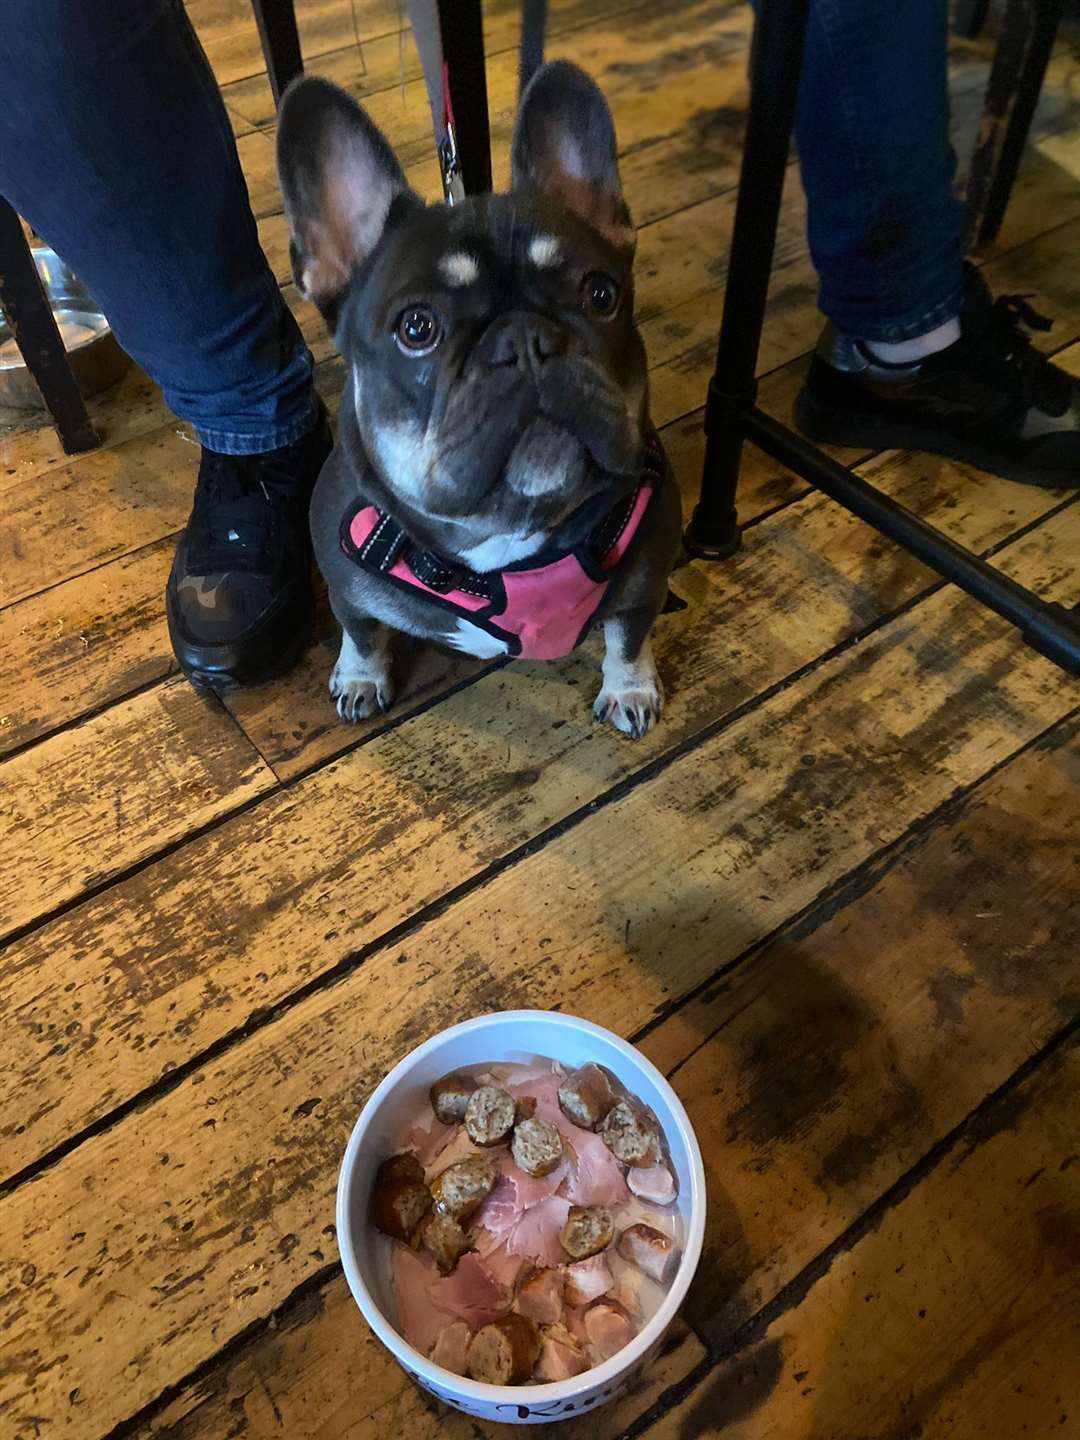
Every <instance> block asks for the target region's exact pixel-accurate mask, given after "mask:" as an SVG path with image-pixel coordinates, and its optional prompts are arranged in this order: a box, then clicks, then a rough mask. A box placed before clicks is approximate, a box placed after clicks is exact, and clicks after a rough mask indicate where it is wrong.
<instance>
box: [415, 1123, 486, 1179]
mask: <svg viewBox="0 0 1080 1440" xmlns="http://www.w3.org/2000/svg"><path fill="white" fill-rule="evenodd" d="M432 1123H433V1124H434V1123H437V1122H434V1121H433V1122H432ZM441 1128H443V1129H445V1128H446V1127H445V1126H443V1127H441ZM409 1133H410V1134H412V1133H413V1132H412V1131H410V1132H409ZM472 1155H481V1156H483V1157H484V1159H485V1160H492V1159H494V1160H497V1159H498V1158H499V1157H498V1152H494V1153H493V1152H491V1151H489V1150H482V1149H481V1148H480V1146H479V1145H474V1144H473V1142H472V1141H471V1140H470V1139H469V1135H468V1132H467V1131H466V1129H465V1127H464V1125H458V1126H455V1127H454V1129H452V1130H451V1131H450V1139H449V1141H448V1142H447V1144H446V1145H444V1146H443V1148H442V1149H441V1150H439V1151H438V1153H437V1154H436V1155H435V1156H434V1158H433V1159H431V1160H429V1161H428V1163H427V1164H426V1165H425V1166H424V1170H425V1175H424V1179H425V1180H426V1181H427V1183H428V1184H429V1185H430V1184H431V1182H432V1180H434V1179H435V1176H436V1175H441V1174H442V1172H443V1171H444V1170H446V1169H447V1168H448V1167H449V1166H451V1165H453V1164H455V1162H456V1161H458V1160H468V1159H469V1157H470V1156H472Z"/></svg>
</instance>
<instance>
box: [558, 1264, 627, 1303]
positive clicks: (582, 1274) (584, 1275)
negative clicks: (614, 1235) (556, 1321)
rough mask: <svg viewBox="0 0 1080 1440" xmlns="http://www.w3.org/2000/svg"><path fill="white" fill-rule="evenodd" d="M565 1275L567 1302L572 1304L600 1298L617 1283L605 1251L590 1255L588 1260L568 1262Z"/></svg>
mask: <svg viewBox="0 0 1080 1440" xmlns="http://www.w3.org/2000/svg"><path fill="white" fill-rule="evenodd" d="M563 1276H564V1277H566V1303H567V1305H572V1306H582V1305H589V1303H590V1302H592V1300H599V1297H600V1296H602V1295H606V1293H608V1290H611V1287H612V1286H613V1284H615V1276H613V1274H612V1273H611V1266H609V1264H608V1260H606V1257H605V1256H603V1251H600V1254H598V1256H589V1259H588V1260H577V1261H576V1263H575V1264H567V1266H566V1267H564V1269H563Z"/></svg>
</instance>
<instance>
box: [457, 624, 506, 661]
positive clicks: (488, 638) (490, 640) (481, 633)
mask: <svg viewBox="0 0 1080 1440" xmlns="http://www.w3.org/2000/svg"><path fill="white" fill-rule="evenodd" d="M443 643H444V644H446V645H449V646H450V647H451V648H452V649H454V650H460V651H461V653H462V654H463V655H475V657H476V658H477V660H494V659H495V658H496V656H498V655H505V654H506V641H505V640H499V639H497V638H496V637H495V636H494V635H489V634H488V632H487V631H486V630H481V629H480V626H479V625H471V624H470V623H469V621H468V620H459V621H458V622H457V625H456V626H455V627H454V629H453V630H450V631H448V632H447V633H446V634H445V635H444V636H443Z"/></svg>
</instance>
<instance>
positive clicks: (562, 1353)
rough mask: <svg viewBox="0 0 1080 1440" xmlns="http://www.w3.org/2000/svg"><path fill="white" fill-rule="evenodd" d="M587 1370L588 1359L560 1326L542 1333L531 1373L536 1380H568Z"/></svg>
mask: <svg viewBox="0 0 1080 1440" xmlns="http://www.w3.org/2000/svg"><path fill="white" fill-rule="evenodd" d="M588 1368H589V1361H588V1358H587V1357H586V1355H585V1353H584V1351H583V1350H582V1349H581V1347H580V1346H579V1345H578V1344H577V1343H576V1341H575V1340H574V1338H573V1336H572V1335H571V1334H570V1333H569V1332H568V1331H566V1330H564V1329H563V1328H562V1327H561V1326H555V1327H554V1328H552V1329H551V1330H546V1331H544V1333H543V1335H542V1336H541V1340H540V1357H539V1359H538V1360H537V1362H536V1369H535V1370H534V1371H533V1375H534V1377H535V1378H536V1379H537V1380H548V1381H553V1380H569V1379H570V1378H571V1376H573V1375H580V1374H581V1372H582V1371H583V1370H587V1369H588Z"/></svg>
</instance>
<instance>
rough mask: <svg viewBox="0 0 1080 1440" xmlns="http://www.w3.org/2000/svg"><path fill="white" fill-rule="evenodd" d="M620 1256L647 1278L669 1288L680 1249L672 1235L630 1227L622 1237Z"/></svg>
mask: <svg viewBox="0 0 1080 1440" xmlns="http://www.w3.org/2000/svg"><path fill="white" fill-rule="evenodd" d="M619 1254H620V1255H621V1256H622V1257H623V1259H624V1260H629V1261H630V1264H631V1265H636V1266H637V1268H638V1269H639V1270H641V1271H643V1272H644V1273H645V1274H646V1275H648V1277H649V1279H650V1280H655V1281H657V1283H658V1284H660V1285H666V1284H667V1283H668V1281H669V1280H670V1279H671V1277H672V1276H673V1275H674V1274H675V1271H676V1269H677V1268H678V1264H679V1247H678V1246H677V1245H676V1244H675V1241H674V1240H672V1238H671V1236H670V1235H665V1234H664V1232H663V1231H662V1230H657V1229H655V1227H654V1226H652V1225H631V1226H630V1227H629V1228H628V1229H626V1230H624V1231H623V1232H622V1234H621V1235H620V1236H619Z"/></svg>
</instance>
